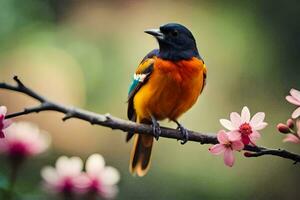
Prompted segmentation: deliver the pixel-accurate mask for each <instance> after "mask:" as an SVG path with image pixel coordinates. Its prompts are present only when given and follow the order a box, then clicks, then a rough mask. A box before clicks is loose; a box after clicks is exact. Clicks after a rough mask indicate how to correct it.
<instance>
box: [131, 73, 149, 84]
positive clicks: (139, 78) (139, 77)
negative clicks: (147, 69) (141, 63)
mask: <svg viewBox="0 0 300 200" xmlns="http://www.w3.org/2000/svg"><path fill="white" fill-rule="evenodd" d="M147 76H148V74H134V75H133V79H134V80H135V81H138V82H143V81H144V80H145V78H146V77H147Z"/></svg>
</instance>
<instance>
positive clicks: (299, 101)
mask: <svg viewBox="0 0 300 200" xmlns="http://www.w3.org/2000/svg"><path fill="white" fill-rule="evenodd" d="M290 94H291V95H288V96H286V100H287V101H288V102H290V103H291V104H294V105H296V106H298V108H297V109H296V110H295V111H294V112H293V114H292V118H293V119H296V118H297V117H299V116H300V91H298V90H295V89H291V91H290Z"/></svg>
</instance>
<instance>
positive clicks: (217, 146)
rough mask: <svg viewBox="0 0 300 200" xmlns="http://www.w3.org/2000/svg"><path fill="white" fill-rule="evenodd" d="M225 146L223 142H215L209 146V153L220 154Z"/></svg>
mask: <svg viewBox="0 0 300 200" xmlns="http://www.w3.org/2000/svg"><path fill="white" fill-rule="evenodd" d="M225 149H226V148H225V146H224V145H223V144H215V145H214V146H212V147H210V148H209V151H210V153H212V154H214V155H220V154H221V153H223V152H224V151H225Z"/></svg>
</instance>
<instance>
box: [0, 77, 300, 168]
mask: <svg viewBox="0 0 300 200" xmlns="http://www.w3.org/2000/svg"><path fill="white" fill-rule="evenodd" d="M14 80H15V81H16V83H17V84H16V85H10V84H7V83H0V88H2V89H7V90H11V91H16V92H20V93H23V94H25V95H27V96H30V97H32V98H34V99H36V100H37V101H39V102H40V104H39V105H37V106H34V107H30V108H25V109H24V111H21V112H17V113H12V114H9V115H7V116H6V118H7V119H8V118H14V117H17V116H21V115H27V114H30V113H38V112H42V111H56V112H60V113H63V114H64V115H65V116H64V117H63V118H62V119H63V121H66V120H68V119H71V118H77V119H81V120H84V121H87V122H89V123H90V124H92V125H94V124H95V125H100V126H105V127H109V128H111V129H119V130H122V131H124V132H134V133H139V134H148V135H153V132H152V127H151V126H149V125H145V124H137V123H134V122H131V121H128V120H123V119H120V118H117V117H114V116H111V115H110V114H104V115H102V114H97V113H94V112H90V111H86V110H83V109H79V108H75V107H70V106H64V105H61V104H59V103H55V102H52V101H50V100H48V99H46V98H44V97H43V96H41V95H39V94H38V93H36V92H35V91H33V90H32V89H30V88H28V87H27V86H25V85H24V84H23V83H22V82H21V81H20V79H18V77H17V76H15V77H14ZM160 136H161V137H165V138H172V139H177V140H181V139H182V136H181V133H180V131H178V130H176V129H171V128H165V127H162V132H161V135H160ZM189 141H193V142H199V143H201V144H216V143H218V141H217V138H216V135H215V134H203V133H199V132H195V131H190V130H189ZM244 150H245V151H248V152H246V153H245V156H246V157H259V156H263V155H272V156H278V157H282V158H286V159H289V160H292V161H294V162H295V163H297V162H300V155H298V154H295V153H292V152H289V151H286V150H281V149H269V148H266V147H258V146H250V145H246V146H245V148H244Z"/></svg>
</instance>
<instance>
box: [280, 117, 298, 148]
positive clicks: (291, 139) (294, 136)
mask: <svg viewBox="0 0 300 200" xmlns="http://www.w3.org/2000/svg"><path fill="white" fill-rule="evenodd" d="M296 125H297V134H292V133H290V134H287V136H286V137H285V138H284V139H283V142H292V143H296V144H299V143H300V120H298V121H297V123H296Z"/></svg>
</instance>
